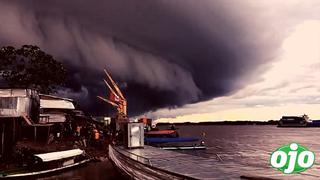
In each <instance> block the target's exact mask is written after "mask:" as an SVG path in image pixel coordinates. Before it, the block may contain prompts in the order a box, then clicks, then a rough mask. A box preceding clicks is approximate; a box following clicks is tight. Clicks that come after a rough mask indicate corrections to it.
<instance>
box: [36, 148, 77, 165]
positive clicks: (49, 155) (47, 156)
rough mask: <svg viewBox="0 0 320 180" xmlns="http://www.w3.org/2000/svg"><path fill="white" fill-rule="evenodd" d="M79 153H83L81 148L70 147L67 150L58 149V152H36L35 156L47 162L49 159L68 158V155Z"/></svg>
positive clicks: (72, 155)
mask: <svg viewBox="0 0 320 180" xmlns="http://www.w3.org/2000/svg"><path fill="white" fill-rule="evenodd" d="M81 154H83V151H82V150H81V149H72V150H67V151H58V152H51V153H45V154H36V155H35V156H36V157H39V158H40V159H42V161H43V162H49V161H55V160H60V159H65V158H70V157H74V156H78V155H81Z"/></svg>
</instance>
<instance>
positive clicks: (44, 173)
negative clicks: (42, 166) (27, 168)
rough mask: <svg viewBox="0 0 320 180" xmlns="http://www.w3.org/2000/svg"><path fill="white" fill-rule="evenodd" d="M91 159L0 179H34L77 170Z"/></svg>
mask: <svg viewBox="0 0 320 180" xmlns="http://www.w3.org/2000/svg"><path fill="white" fill-rule="evenodd" d="M90 161H91V159H86V160H82V161H80V162H77V163H74V164H70V165H66V166H63V167H59V168H54V169H48V170H42V171H36V172H26V173H17V174H7V175H2V176H1V175H0V179H9V178H10V179H21V178H33V177H42V176H49V175H51V174H54V173H58V172H61V171H65V170H68V169H71V168H75V167H78V166H81V165H85V164H87V163H88V162H90Z"/></svg>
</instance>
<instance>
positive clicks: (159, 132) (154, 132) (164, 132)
mask: <svg viewBox="0 0 320 180" xmlns="http://www.w3.org/2000/svg"><path fill="white" fill-rule="evenodd" d="M175 132H176V131H175V130H158V131H149V132H147V133H146V134H173V133H175Z"/></svg>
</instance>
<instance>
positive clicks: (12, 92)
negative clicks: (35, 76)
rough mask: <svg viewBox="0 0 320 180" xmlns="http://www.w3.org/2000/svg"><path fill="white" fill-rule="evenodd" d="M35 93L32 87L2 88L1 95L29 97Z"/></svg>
mask: <svg viewBox="0 0 320 180" xmlns="http://www.w3.org/2000/svg"><path fill="white" fill-rule="evenodd" d="M33 93H35V90H31V89H0V97H27V96H31V95H32V94H33Z"/></svg>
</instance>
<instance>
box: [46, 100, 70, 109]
mask: <svg viewBox="0 0 320 180" xmlns="http://www.w3.org/2000/svg"><path fill="white" fill-rule="evenodd" d="M40 108H47V109H75V107H74V105H73V103H72V102H70V101H67V100H46V99H40Z"/></svg>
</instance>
